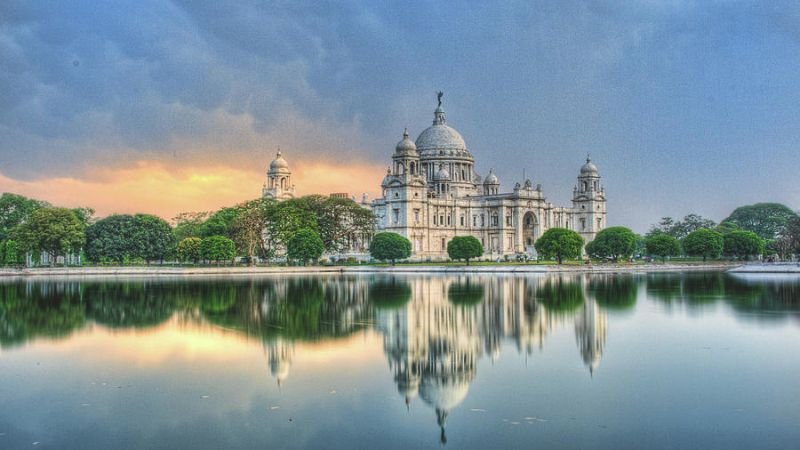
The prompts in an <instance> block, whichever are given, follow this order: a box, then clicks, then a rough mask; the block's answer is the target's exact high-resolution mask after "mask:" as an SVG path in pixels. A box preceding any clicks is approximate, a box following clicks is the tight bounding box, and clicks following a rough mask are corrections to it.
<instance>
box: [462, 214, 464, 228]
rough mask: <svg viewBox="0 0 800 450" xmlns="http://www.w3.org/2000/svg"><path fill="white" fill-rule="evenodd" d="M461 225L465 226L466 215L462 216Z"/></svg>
mask: <svg viewBox="0 0 800 450" xmlns="http://www.w3.org/2000/svg"><path fill="white" fill-rule="evenodd" d="M461 226H462V227H463V226H464V216H461Z"/></svg>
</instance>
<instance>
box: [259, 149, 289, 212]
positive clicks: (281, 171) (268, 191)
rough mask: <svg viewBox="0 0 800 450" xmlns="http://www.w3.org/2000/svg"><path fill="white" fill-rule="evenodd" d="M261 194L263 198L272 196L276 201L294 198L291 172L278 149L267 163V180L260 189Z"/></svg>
mask: <svg viewBox="0 0 800 450" xmlns="http://www.w3.org/2000/svg"><path fill="white" fill-rule="evenodd" d="M261 195H262V196H263V197H264V198H272V199H275V200H278V201H281V200H289V199H290V198H294V184H292V172H291V171H290V170H289V163H288V162H286V160H285V159H283V155H282V154H281V151H280V150H278V154H277V155H275V159H273V160H272V162H271V163H269V170H267V181H266V182H265V183H264V187H263V188H262V189H261Z"/></svg>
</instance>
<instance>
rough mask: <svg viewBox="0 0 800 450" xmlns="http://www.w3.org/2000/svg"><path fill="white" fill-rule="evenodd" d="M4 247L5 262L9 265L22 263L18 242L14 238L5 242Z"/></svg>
mask: <svg viewBox="0 0 800 450" xmlns="http://www.w3.org/2000/svg"><path fill="white" fill-rule="evenodd" d="M4 247H5V248H4V249H3V259H4V264H7V265H14V264H20V263H22V262H23V261H22V258H21V255H20V254H19V251H18V247H19V246H18V244H17V241H15V240H13V239H9V240H7V241H5V242H4Z"/></svg>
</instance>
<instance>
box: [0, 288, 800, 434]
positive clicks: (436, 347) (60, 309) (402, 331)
mask: <svg viewBox="0 0 800 450" xmlns="http://www.w3.org/2000/svg"><path fill="white" fill-rule="evenodd" d="M640 293H646V294H647V298H649V299H652V300H654V301H656V302H657V303H658V304H662V305H668V306H675V305H686V306H687V307H689V308H704V307H708V306H710V305H713V304H716V303H717V302H720V303H723V304H726V305H729V306H730V307H731V310H733V311H735V312H736V313H737V314H738V316H739V317H743V318H747V319H748V320H752V319H754V318H755V319H759V320H762V319H763V320H766V321H768V322H774V319H780V318H787V317H793V318H798V317H800V280H798V279H797V278H794V277H763V276H762V277H753V276H730V275H726V274H722V273H676V274H649V275H630V274H621V275H620V274H617V275H593V276H588V275H558V276H526V277H511V276H508V277H502V276H427V277H426V276H408V277H402V276H397V277H392V276H379V275H375V276H353V277H336V276H330V277H291V278H257V279H247V278H241V279H239V278H233V279H197V280H185V279H184V280H172V279H130V280H107V279H106V280H74V279H73V280H67V281H65V280H48V281H32V280H25V281H17V282H6V283H0V346H2V347H3V348H10V347H16V346H20V345H22V344H24V343H26V342H29V341H31V340H34V339H40V338H41V339H65V338H66V337H68V336H69V335H70V334H71V333H73V332H75V331H77V330H80V329H82V328H84V327H86V326H87V325H89V324H97V325H99V326H102V327H106V328H111V329H147V328H153V327H158V326H162V325H163V324H165V323H167V322H169V321H170V319H171V318H175V317H177V318H179V319H180V320H181V323H189V324H212V325H213V326H215V327H220V328H223V329H225V330H229V331H230V332H233V333H236V334H238V335H240V336H242V337H244V338H246V339H252V340H255V341H256V342H258V343H259V345H261V346H262V347H263V349H264V354H265V365H266V366H267V367H268V370H269V373H270V374H271V376H272V377H273V379H274V380H275V381H276V382H277V383H278V385H283V384H284V383H286V382H287V379H288V377H289V375H290V371H291V367H292V363H293V361H294V360H295V358H296V357H297V356H298V355H297V354H296V353H297V352H298V347H297V344H298V343H299V342H319V341H331V340H335V339H339V338H343V337H347V336H351V335H353V334H354V333H358V332H365V331H375V332H377V333H378V334H379V336H380V339H381V340H382V346H383V352H384V354H385V357H386V359H387V362H388V369H389V372H390V374H391V375H390V376H391V377H392V379H393V381H394V383H395V384H396V388H397V392H398V393H399V399H398V400H399V401H403V402H405V404H406V406H407V407H408V408H410V407H411V406H412V405H413V404H414V403H415V402H421V403H422V404H424V405H426V407H427V408H430V409H431V411H432V412H433V413H434V415H435V419H436V423H437V425H438V427H439V428H440V439H441V441H442V442H443V443H444V442H446V440H447V437H446V434H445V429H446V425H447V419H448V415H449V414H450V412H451V411H453V409H454V408H457V407H459V405H461V404H462V403H463V402H464V400H465V399H466V398H467V397H468V395H469V390H470V385H471V384H472V383H473V382H474V380H475V379H476V377H477V376H478V365H479V361H480V360H481V359H482V358H484V357H485V358H489V359H491V360H496V359H497V358H499V357H500V354H501V349H502V348H503V347H507V348H513V349H515V350H516V352H517V353H518V354H524V355H532V354H533V353H534V352H536V351H537V350H542V349H543V348H544V346H545V343H546V340H547V337H548V336H549V335H550V334H551V333H552V332H553V331H554V330H556V329H557V328H567V329H570V328H574V334H575V344H576V347H577V350H578V355H579V360H580V361H581V363H582V364H583V366H585V367H586V369H587V371H588V374H589V375H590V376H591V375H593V374H594V373H595V372H596V371H597V370H598V369H599V367H600V363H601V360H602V358H603V355H604V352H605V351H606V341H607V337H608V333H609V314H612V315H613V314H614V313H615V312H617V311H633V310H634V309H635V306H636V302H637V297H638V296H639V294H640ZM623 316H625V317H627V316H628V314H627V313H626V314H624V315H623ZM609 351H611V350H609ZM575 362H576V363H578V358H576V360H575ZM578 364H580V363H578ZM432 419H433V417H432Z"/></svg>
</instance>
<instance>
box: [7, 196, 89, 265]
mask: <svg viewBox="0 0 800 450" xmlns="http://www.w3.org/2000/svg"><path fill="white" fill-rule="evenodd" d="M84 228H85V227H84V225H83V222H81V220H80V219H78V217H77V216H76V215H75V212H74V211H72V210H70V209H67V208H41V209H37V210H36V211H34V212H32V213H31V214H30V216H29V217H28V220H27V221H26V222H24V223H22V224H21V225H19V226H17V227H16V228H15V229H14V232H13V233H12V234H13V236H14V239H15V240H16V241H17V242H19V246H20V248H21V249H22V250H25V251H30V252H46V253H47V254H48V255H50V261H51V264H55V261H56V259H57V258H58V257H59V256H65V255H66V254H67V253H69V252H78V251H80V249H81V247H82V246H83V244H84V243H85V242H86V235H85V233H84Z"/></svg>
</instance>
